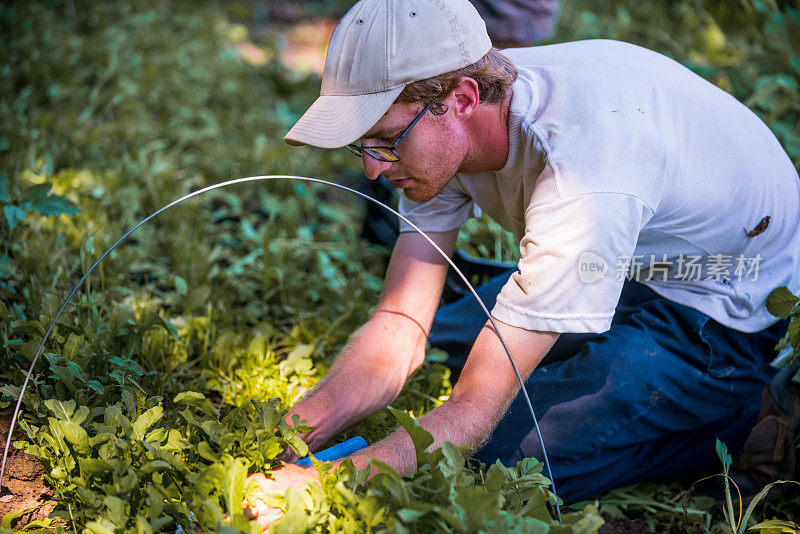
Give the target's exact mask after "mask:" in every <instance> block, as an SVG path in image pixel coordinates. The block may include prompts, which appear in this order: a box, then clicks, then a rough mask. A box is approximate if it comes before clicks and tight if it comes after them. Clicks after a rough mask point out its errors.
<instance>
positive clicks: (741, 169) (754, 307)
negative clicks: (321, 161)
mask: <svg viewBox="0 0 800 534" xmlns="http://www.w3.org/2000/svg"><path fill="white" fill-rule="evenodd" d="M506 52H507V53H505V52H504V53H505V55H502V54H500V53H499V52H497V51H496V50H494V49H492V48H491V45H490V41H489V38H488V36H487V35H486V31H485V26H484V24H483V22H482V20H481V19H480V17H479V16H478V15H477V13H476V12H475V10H474V8H472V7H471V5H469V4H468V3H467V2H466V0H430V1H419V0H417V1H412V0H396V1H395V2H385V1H381V0H362V1H361V2H359V3H358V4H356V5H355V6H354V7H353V8H352V9H351V10H350V11H349V12H348V13H347V14H346V15H345V16H344V18H343V19H342V21H341V22H340V23H339V26H338V27H337V29H336V30H335V31H334V33H333V35H332V37H331V41H330V45H329V49H328V57H327V61H326V65H325V73H324V76H323V81H322V91H321V93H322V95H321V96H320V98H319V99H318V100H317V101H316V102H315V103H314V105H312V106H311V108H310V109H309V110H308V111H307V112H306V113H305V115H304V116H303V117H302V118H301V119H300V120H299V121H298V123H297V124H296V125H295V126H294V127H293V128H292V130H291V131H290V132H289V133H288V135H287V136H286V141H287V142H289V143H290V144H302V143H305V144H310V145H315V146H319V147H323V148H337V147H343V146H347V147H348V148H349V149H350V150H351V151H353V152H354V153H356V154H357V155H359V156H361V157H362V158H363V160H364V170H365V172H366V175H367V177H369V178H370V179H373V180H374V179H376V178H377V177H378V176H379V175H380V174H383V176H385V177H386V178H387V179H388V180H389V181H390V182H391V183H392V184H393V185H394V186H395V187H397V188H399V189H401V190H402V192H403V198H402V199H401V203H400V211H401V212H402V213H404V214H405V215H406V216H407V217H408V218H409V219H410V220H411V221H412V222H414V223H415V224H416V225H418V226H419V227H420V228H421V229H422V230H424V231H426V232H428V233H429V235H430V236H431V237H432V238H433V239H434V241H435V242H436V243H437V244H438V245H439V246H440V247H441V248H442V249H444V250H445V251H447V252H451V251H452V250H453V247H454V242H455V240H456V234H457V232H458V227H459V226H460V225H461V224H462V223H463V222H464V221H465V220H467V219H468V218H469V217H470V216H472V215H474V214H475V213H476V211H477V210H476V207H479V208H480V209H482V210H483V211H484V212H486V213H488V214H489V215H490V216H492V217H493V218H494V219H495V220H497V221H498V222H499V223H500V224H501V225H502V226H503V227H505V228H506V229H508V230H510V231H511V232H513V233H514V234H515V235H516V236H517V237H518V238H519V239H520V251H521V259H520V261H519V264H518V269H517V270H516V272H514V273H513V274H512V275H511V276H510V278H507V281H506V280H494V281H493V282H492V283H491V284H489V285H488V286H487V287H486V288H483V289H482V296H483V298H484V299H485V300H486V302H487V303H488V304H489V307H490V308H491V307H492V306H491V303H492V302H493V301H494V307H493V308H492V315H493V317H494V318H495V319H496V321H497V325H498V328H499V330H500V333H501V334H502V336H503V337H504V338H505V340H506V341H507V342H508V345H509V348H510V351H511V354H512V355H513V356H514V359H515V361H516V363H517V366H518V367H519V370H520V373H521V374H522V376H523V378H525V379H527V389H528V391H529V392H530V394H531V397H532V399H533V404H534V407H535V408H536V409H537V411H538V412H539V413H538V415H539V416H540V426H541V430H542V434H543V437H544V442H545V443H546V446H547V453H548V455H549V458H550V461H551V464H552V470H553V476H554V477H555V479H556V481H557V482H558V485H557V487H558V489H559V495H560V496H561V497H562V498H563V499H564V500H565V501H567V502H569V501H575V500H579V499H582V498H586V497H590V496H592V495H594V494H597V493H599V492H601V491H603V490H606V489H609V488H613V487H617V486H621V485H625V484H629V483H632V482H635V481H639V480H644V479H647V478H653V477H658V476H661V475H664V474H674V473H677V472H679V471H681V470H685V469H702V468H708V467H711V466H714V465H715V464H714V462H715V460H714V440H715V439H716V438H717V437H719V438H720V439H722V440H724V441H726V442H727V443H728V445H729V446H730V447H731V448H736V447H737V446H738V445H739V444H740V443H741V442H742V441H743V440H744V437H745V436H746V434H747V431H748V429H749V427H751V426H752V423H753V419H754V417H755V414H756V412H757V411H758V408H759V401H760V395H761V391H762V389H763V387H764V385H765V384H766V383H767V382H768V381H769V379H770V377H771V376H772V375H773V374H774V370H773V369H771V368H770V367H769V365H768V363H769V360H770V359H771V356H772V354H771V351H772V349H773V347H774V345H775V343H776V341H777V340H778V339H779V337H780V336H781V334H782V331H781V327H782V326H785V325H781V324H776V323H775V319H774V318H773V317H772V316H771V315H770V314H769V313H768V312H767V310H766V308H765V301H766V297H767V295H768V294H769V292H770V291H771V290H772V289H773V288H775V287H778V286H783V285H787V286H788V287H789V289H790V290H792V291H793V292H794V293H795V294H797V293H798V289H800V253H799V252H800V234H797V232H796V229H797V228H798V227H800V181H798V176H797V173H796V171H795V169H794V167H793V165H792V163H791V161H790V160H789V158H788V157H787V156H786V154H785V153H784V151H783V150H782V149H781V147H780V145H779V143H778V142H777V140H776V139H775V137H774V136H773V135H772V134H771V133H770V131H769V130H768V129H767V127H766V126H765V125H764V124H763V123H762V122H761V121H760V120H759V119H758V118H757V117H756V116H755V115H754V114H753V113H751V112H750V111H749V110H748V109H747V108H745V107H744V106H743V105H742V104H740V103H738V102H737V101H736V100H735V99H734V98H732V97H731V96H730V95H728V94H726V93H724V92H723V91H721V90H719V89H718V88H716V87H714V86H713V85H711V84H709V83H707V82H705V81H704V80H702V79H701V78H700V77H698V76H696V75H694V74H693V73H691V72H690V71H688V70H687V69H685V68H684V67H682V66H681V65H679V64H678V63H675V62H673V61H672V60H670V59H668V58H665V57H663V56H661V55H659V54H656V53H654V52H650V51H648V50H645V49H642V48H639V47H636V46H633V45H629V44H624V43H617V42H613V41H585V42H577V43H566V44H560V45H553V46H545V47H533V48H523V49H514V50H508V51H506ZM408 230H409V228H407V227H406V226H405V225H401V231H402V233H401V235H400V238H399V239H398V241H397V244H396V246H395V248H394V251H393V254H392V258H391V261H390V265H389V268H388V271H387V274H386V282H385V288H384V292H383V295H382V297H381V300H380V303H379V304H378V306H377V308H376V310H375V313H374V315H373V317H372V318H371V319H370V320H369V321H368V322H367V323H366V324H365V325H364V326H363V327H362V328H361V329H360V330H359V331H358V332H357V333H355V334H354V336H353V338H352V340H351V341H350V343H349V344H348V346H347V347H346V348H345V349H344V350H343V351H342V354H341V355H340V356H339V358H338V359H337V361H336V363H335V364H334V366H333V367H332V368H331V370H330V372H329V373H328V375H327V376H326V377H325V379H324V380H323V381H322V382H321V384H320V385H319V386H318V387H317V388H316V389H315V390H314V391H313V392H311V393H310V394H309V395H307V396H306V397H305V398H304V399H303V400H302V401H301V402H300V403H299V404H298V405H297V406H296V407H295V408H294V409H293V410H292V411H291V412H290V414H289V416H290V417H291V416H292V415H293V414H297V415H299V416H300V418H301V419H304V420H306V421H307V422H308V424H309V425H310V426H313V427H315V429H314V430H313V431H311V432H310V433H309V434H308V436H307V437H306V439H307V441H308V442H309V445H310V447H311V450H316V449H318V448H320V447H321V446H322V445H323V444H324V443H325V442H326V441H328V440H329V439H330V438H331V437H333V436H335V435H336V434H337V433H338V432H340V431H342V430H343V429H345V428H347V427H348V426H351V425H352V424H354V423H356V422H357V421H359V420H361V419H362V418H364V417H365V416H366V415H367V414H369V413H371V412H373V411H375V410H379V409H381V408H383V407H384V406H386V405H387V404H388V403H389V402H391V401H392V400H393V399H394V398H395V396H396V395H397V394H398V392H399V391H400V389H401V388H402V386H403V384H404V382H405V380H406V378H407V377H408V376H409V375H410V374H411V373H412V372H413V371H414V370H415V369H416V368H417V367H418V366H419V365H420V364H421V363H422V361H423V358H424V349H425V345H426V339H427V338H428V334H429V332H430V331H431V326H432V324H434V315H435V314H436V308H437V302H438V299H439V294H440V292H441V289H442V285H443V280H444V277H445V271H446V264H445V262H444V261H443V260H442V259H441V258H440V257H438V255H437V254H436V253H435V252H434V251H433V250H432V248H431V247H430V246H429V245H428V244H427V242H425V241H424V239H423V238H422V237H421V236H419V235H418V234H416V233H414V232H409V231H408ZM630 273H633V275H635V276H634V278H635V280H628V279H626V278H627V277H629V276H630ZM439 319H441V320H439ZM484 323H485V318H476V315H475V314H474V313H473V312H472V311H470V310H467V309H466V304H464V303H457V304H456V305H455V307H454V308H450V309H448V310H442V311H441V312H440V314H439V316H438V319H437V322H436V323H435V324H434V327H435V329H436V336H435V337H436V338H437V340H438V341H439V342H441V343H445V344H446V343H449V344H450V346H451V347H452V349H453V351H456V352H457V351H458V347H464V346H467V345H469V346H470V347H469V349H468V350H469V357H468V359H467V361H466V364H465V365H464V368H463V370H462V372H461V375H460V378H459V380H458V382H457V383H456V385H455V386H454V389H453V394H452V395H451V397H450V399H449V400H448V401H447V402H445V403H444V404H443V405H442V406H440V407H439V408H437V409H435V410H433V411H432V412H430V413H428V414H426V415H425V416H423V417H421V418H420V419H419V422H420V424H422V425H423V426H424V427H425V428H426V429H427V430H429V431H430V432H431V433H432V434H433V436H434V438H435V442H434V445H433V446H434V447H437V446H439V445H440V444H441V442H442V441H444V440H448V441H451V442H453V443H455V444H456V445H464V446H468V447H470V448H471V449H472V450H475V451H477V453H476V455H477V456H478V457H479V458H481V459H483V460H485V461H489V462H493V461H495V460H496V459H500V460H501V461H503V462H505V463H511V464H513V463H514V462H516V461H517V460H519V459H521V458H523V457H526V456H535V457H540V458H541V454H542V450H541V446H540V445H539V442H538V439H537V438H536V434H535V432H533V429H532V426H533V425H532V422H531V420H530V419H529V418H527V416H526V410H525V408H524V405H523V403H522V401H521V399H520V397H519V396H518V392H519V384H518V382H517V379H516V376H515V374H514V371H513V369H512V367H511V365H510V364H509V361H508V357H507V355H506V353H505V351H504V350H503V348H502V345H501V343H500V342H499V340H498V336H497V335H496V333H495V332H494V330H493V329H492V328H491V327H489V326H484ZM540 364H541V365H540ZM537 367H539V368H538V369H537ZM534 369H536V371H535V372H534ZM528 377H530V378H528ZM515 399H516V400H515ZM370 458H377V459H379V460H381V461H384V462H386V463H388V464H390V465H392V466H393V467H394V468H395V469H397V470H398V471H400V472H402V473H409V472H413V470H414V469H415V456H414V449H413V447H412V443H411V440H410V438H409V437H408V435H407V434H406V433H405V432H404V431H402V430H400V431H397V432H395V433H394V434H392V435H391V436H389V437H388V438H386V439H385V440H383V441H381V442H379V443H376V444H374V445H372V446H371V447H369V448H368V449H366V450H365V451H363V452H361V453H358V454H356V455H354V456H353V458H352V459H353V461H354V463H355V464H356V466H358V467H364V466H366V465H367V464H368V461H369V459H370ZM313 473H314V472H313V470H307V469H304V468H300V467H297V466H294V465H287V466H286V467H284V468H281V469H279V470H276V471H274V472H273V473H271V477H272V478H270V479H267V478H266V477H265V476H264V475H261V474H259V475H254V476H253V477H252V478H254V479H255V480H258V481H259V482H260V483H261V484H262V487H263V488H264V489H265V490H267V491H276V490H277V491H279V490H282V489H285V488H287V487H302V486H303V485H304V484H306V483H309V482H312V483H313V479H314V477H315V475H314V474H313ZM248 511H249V512H250V513H251V514H252V515H253V516H257V517H258V518H259V521H260V522H261V523H262V525H266V524H268V523H269V522H270V521H271V520H273V519H275V518H276V517H278V516H279V515H280V512H279V511H275V510H270V509H268V508H267V507H266V505H264V503H259V504H258V505H257V506H255V507H254V508H250V509H248Z"/></svg>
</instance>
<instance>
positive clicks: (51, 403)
mask: <svg viewBox="0 0 800 534" xmlns="http://www.w3.org/2000/svg"><path fill="white" fill-rule="evenodd" d="M44 405H45V406H46V407H47V409H48V410H50V411H51V412H53V415H55V416H56V418H57V419H59V420H62V421H69V420H70V418H71V417H72V414H74V413H75V406H76V403H75V401H74V400H73V399H70V400H68V401H63V402H62V401H60V400H58V399H47V400H46V401H44Z"/></svg>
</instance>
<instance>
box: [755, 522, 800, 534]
mask: <svg viewBox="0 0 800 534" xmlns="http://www.w3.org/2000/svg"><path fill="white" fill-rule="evenodd" d="M772 529H775V531H776V534H777V533H784V532H785V533H787V534H793V533H795V532H797V531H798V530H800V526H798V525H797V523H795V522H794V521H784V520H781V519H770V520H768V521H762V522H761V523H758V524H757V525H753V526H752V527H750V528H748V529H747V532H750V531H751V530H757V531H759V532H761V531H764V530H767V531H772Z"/></svg>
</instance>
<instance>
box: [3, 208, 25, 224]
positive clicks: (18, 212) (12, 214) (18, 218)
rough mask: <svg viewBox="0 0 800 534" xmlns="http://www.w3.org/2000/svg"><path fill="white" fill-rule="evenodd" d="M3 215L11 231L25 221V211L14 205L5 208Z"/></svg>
mask: <svg viewBox="0 0 800 534" xmlns="http://www.w3.org/2000/svg"><path fill="white" fill-rule="evenodd" d="M3 215H5V217H6V224H7V225H8V229H9V230H13V229H14V228H16V227H17V225H18V224H19V223H20V222H22V220H23V219H25V210H24V209H22V208H20V207H18V206H12V205H6V206H3Z"/></svg>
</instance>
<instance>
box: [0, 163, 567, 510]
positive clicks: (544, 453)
mask: <svg viewBox="0 0 800 534" xmlns="http://www.w3.org/2000/svg"><path fill="white" fill-rule="evenodd" d="M266 180H297V181H301V182H313V183H318V184H323V185H327V186H331V187H335V188H337V189H341V190H343V191H348V192H350V193H353V194H355V195H357V196H359V197H361V198H363V199H365V200H367V201H369V202H372V203H374V204H376V205H378V206H380V207H381V208H383V209H384V210H386V211H388V212H390V213H391V214H393V215H394V216H396V217H398V218H399V219H401V220H402V221H403V222H405V223H406V224H408V225H409V226H410V227H411V228H413V229H414V231H415V232H417V233H418V234H419V235H421V236H422V237H424V238H425V240H426V241H428V243H430V245H431V246H432V247H433V248H434V249H435V250H436V252H438V253H439V254H440V255H441V256H442V258H444V260H445V261H447V263H448V264H449V265H450V267H452V268H453V270H454V271H455V272H456V274H458V276H459V278H461V281H463V282H464V284H465V285H466V286H467V288H468V289H469V290H470V292H471V293H472V296H474V297H475V300H477V301H478V304H479V305H480V307H481V309H482V310H483V313H485V314H486V317H487V318H488V319H489V322H491V324H492V327H493V328H494V332H495V334H496V335H497V337H498V339H499V340H500V343H501V344H502V345H503V349H504V350H505V352H506V354H507V355H508V360H509V362H511V366H512V367H513V368H514V373H515V374H516V375H517V380H518V381H519V384H520V387H521V388H522V394H523V396H524V398H525V402H526V404H527V405H528V410H529V411H530V413H531V417H532V418H533V426H534V428H535V429H536V434H537V436H538V438H539V443H540V444H541V446H542V456H543V460H544V464H545V467H546V469H547V476H548V478H549V479H550V485H551V488H552V492H553V495H555V496H556V498H555V509H556V516H557V519H558V522H559V523H561V508H560V506H559V504H558V494H557V493H556V486H555V481H554V480H553V473H552V471H551V470H550V462H549V460H548V459H547V451H546V449H545V445H544V440H543V439H542V433H541V431H540V430H539V421H538V420H537V419H536V414H535V413H534V411H533V405H532V404H531V399H530V397H529V396H528V391H527V390H526V389H525V382H524V381H523V380H522V376H521V375H520V374H519V369H518V368H517V364H516V362H515V361H514V358H513V357H512V356H511V351H510V350H509V348H508V345H507V344H506V341H505V339H503V336H502V334H501V333H500V330H499V329H498V327H497V323H496V322H495V320H494V318H493V317H492V315H491V314H490V313H489V310H488V309H487V308H486V305H485V304H484V303H483V301H482V300H481V298H480V297H479V296H478V293H477V292H476V291H475V288H473V287H472V284H470V283H469V281H468V280H467V278H466V276H464V274H463V273H462V272H461V270H460V269H459V268H458V267H456V264H455V263H453V260H452V259H450V257H449V256H448V255H447V254H446V253H445V252H444V251H443V250H442V249H441V248H439V246H438V245H437V244H436V243H435V242H434V241H433V240H432V239H431V238H430V237H429V236H428V235H427V234H426V233H425V232H423V231H422V230H420V229H419V228H418V227H417V226H416V225H415V224H414V223H412V222H411V221H409V220H408V219H407V218H405V217H404V216H403V215H401V214H400V213H398V212H397V211H395V210H394V209H392V208H391V207H389V206H387V205H386V204H383V203H382V202H380V201H378V200H376V199H374V198H372V197H370V196H369V195H366V194H364V193H362V192H360V191H356V190H355V189H352V188H350V187H347V186H344V185H341V184H337V183H333V182H328V181H326V180H321V179H319V178H310V177H307V176H293V175H286V174H268V175H261V176H247V177H245V178H236V179H234V180H227V181H225V182H219V183H216V184H212V185H209V186H207V187H203V188H202V189H198V190H197V191H192V192H191V193H188V194H186V195H184V196H182V197H180V198H178V199H176V200H173V201H172V202H170V203H169V204H166V205H165V206H162V207H161V208H159V209H158V210H156V211H154V212H153V213H151V214H150V215H148V216H147V217H145V218H144V219H142V220H141V221H139V222H138V223H136V224H135V225H134V226H133V227H132V228H131V229H130V230H128V231H127V232H125V234H123V236H122V237H120V238H119V239H117V240H116V241H115V242H114V244H113V245H111V246H110V247H108V249H107V250H106V251H105V252H103V254H101V255H100V257H99V258H97V260H95V262H94V263H93V264H92V265H91V267H89V269H88V270H87V271H86V272H85V273H84V275H83V276H82V277H81V279H80V280H78V283H77V284H75V287H73V288H72V291H70V292H69V295H67V298H66V299H65V300H64V303H63V304H62V305H61V307H60V308H59V309H58V312H57V313H56V315H55V317H53V319H52V321H51V323H50V326H49V327H48V329H47V331H46V332H45V334H44V337H43V338H42V341H41V343H40V344H39V348H38V349H37V351H36V354H35V355H34V357H33V361H32V362H31V365H30V368H29V369H28V374H27V375H26V376H25V381H24V382H23V383H22V388H21V389H20V392H19V398H18V399H17V404H16V406H15V408H14V413H13V415H12V417H11V425H10V426H9V430H8V438H7V439H6V445H5V448H4V449H3V461H2V464H0V488H2V483H3V475H4V474H5V468H6V460H7V458H8V451H9V448H10V447H11V436H12V433H13V432H14V425H15V424H16V422H17V418H18V416H19V412H20V409H21V407H22V399H23V396H24V395H25V389H26V388H27V386H28V382H29V381H30V378H31V375H32V374H33V368H34V366H35V365H36V362H37V361H38V360H39V356H41V354H42V351H43V350H44V344H45V342H46V341H47V338H48V337H49V336H50V333H51V332H52V330H53V328H54V327H55V324H56V321H57V320H58V318H59V317H60V316H61V312H63V311H64V308H66V306H67V304H68V303H69V301H70V300H71V299H72V296H73V295H74V294H75V293H76V292H77V291H78V289H80V287H81V286H82V285H83V282H84V281H85V280H86V278H87V277H88V276H89V274H91V272H92V271H93V270H94V268H95V267H97V265H99V264H100V262H101V261H103V259H104V258H105V257H106V256H108V254H109V253H110V252H111V251H112V250H114V248H115V247H116V246H117V245H119V244H120V243H122V242H123V241H124V240H125V239H127V237H128V236H129V235H131V234H132V233H133V232H135V231H136V230H137V229H138V228H139V227H140V226H142V225H144V224H146V223H147V222H149V221H150V220H151V219H153V218H155V217H156V216H158V215H159V214H160V213H162V212H164V211H166V210H168V209H169V208H171V207H173V206H175V205H177V204H180V203H181V202H183V201H185V200H189V199H190V198H193V197H196V196H199V195H202V194H203V193H207V192H209V191H213V190H215V189H220V188H222V187H227V186H229V185H234V184H240V183H244V182H258V181H266Z"/></svg>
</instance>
